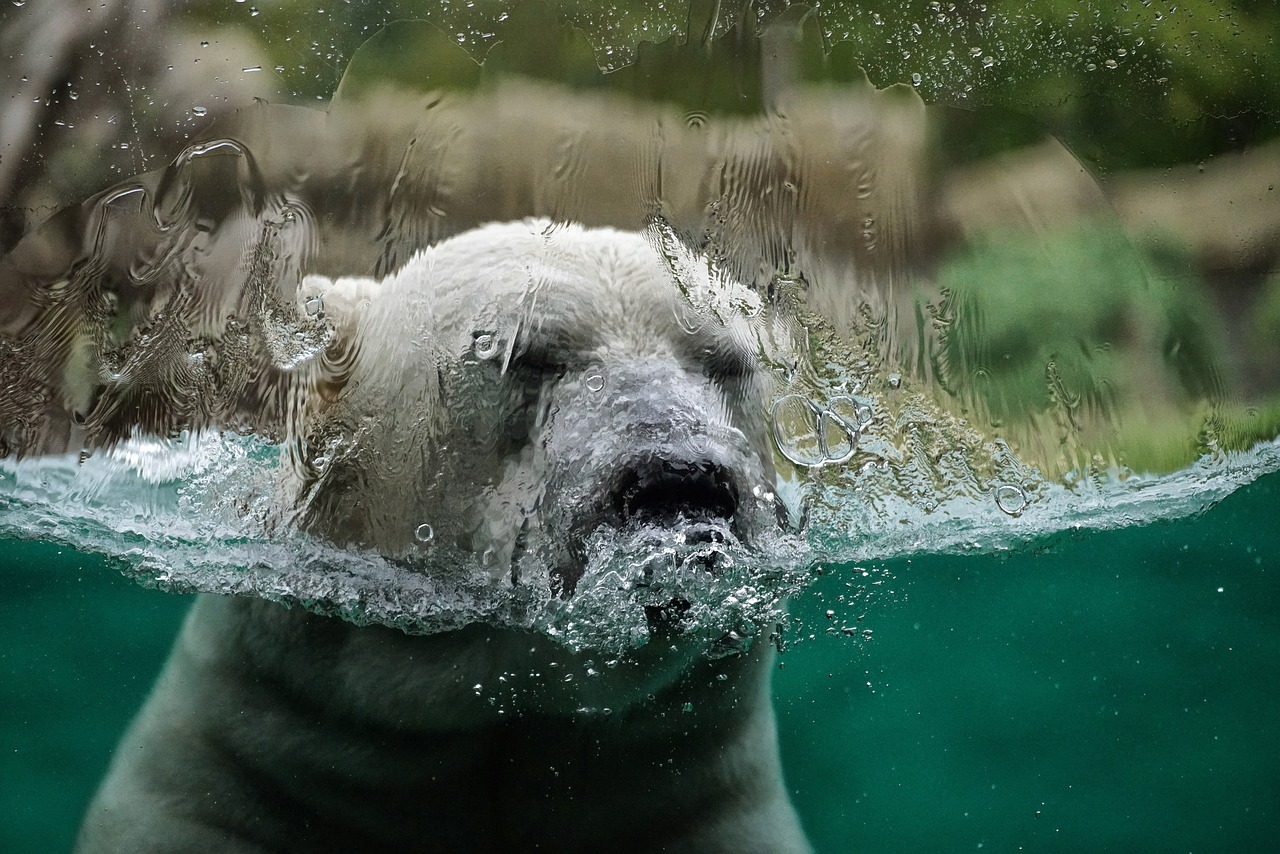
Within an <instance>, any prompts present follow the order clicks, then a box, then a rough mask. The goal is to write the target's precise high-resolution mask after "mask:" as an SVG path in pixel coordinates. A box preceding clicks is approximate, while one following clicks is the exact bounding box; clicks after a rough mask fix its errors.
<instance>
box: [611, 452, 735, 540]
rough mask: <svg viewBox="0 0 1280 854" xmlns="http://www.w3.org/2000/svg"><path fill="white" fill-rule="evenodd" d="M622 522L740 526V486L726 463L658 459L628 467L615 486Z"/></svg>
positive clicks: (618, 513) (614, 502)
mask: <svg viewBox="0 0 1280 854" xmlns="http://www.w3.org/2000/svg"><path fill="white" fill-rule="evenodd" d="M613 511H614V513H615V514H616V518H617V520H618V521H619V522H620V523H621V525H622V526H628V525H633V524H650V525H654V526H656V527H662V528H672V529H674V528H684V527H690V528H705V527H706V526H705V524H700V523H706V522H710V521H713V520H723V521H724V522H726V523H728V524H730V525H731V526H736V523H737V517H738V489H737V487H736V486H735V484H734V480H733V477H732V476H731V475H730V473H729V472H728V471H727V470H726V469H725V468H724V467H723V466H718V465H715V464H713V463H709V462H680V461H671V460H656V461H652V462H649V463H647V464H644V465H640V466H632V467H630V468H628V469H627V470H626V471H625V472H624V473H623V475H622V476H621V477H620V478H619V479H618V482H617V484H616V486H615V488H614V490H613Z"/></svg>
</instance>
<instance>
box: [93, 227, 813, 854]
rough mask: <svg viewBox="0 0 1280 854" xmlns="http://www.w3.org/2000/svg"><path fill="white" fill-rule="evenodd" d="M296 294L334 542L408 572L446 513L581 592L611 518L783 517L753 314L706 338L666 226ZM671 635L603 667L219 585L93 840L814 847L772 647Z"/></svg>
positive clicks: (529, 235) (309, 482) (506, 251)
mask: <svg viewBox="0 0 1280 854" xmlns="http://www.w3.org/2000/svg"><path fill="white" fill-rule="evenodd" d="M299 296H300V300H301V301H305V302H307V303H308V304H314V303H312V301H313V300H316V299H319V300H321V301H322V302H323V305H324V313H325V316H326V320H327V322H328V323H330V324H331V326H332V335H331V337H330V339H329V341H328V345H327V347H326V349H325V352H324V356H323V358H324V360H325V362H326V365H325V370H324V371H323V372H322V375H323V377H324V379H323V380H322V381H318V382H317V383H316V384H315V387H314V388H313V389H312V390H311V394H310V395H309V400H308V404H307V415H306V419H307V421H306V427H305V432H306V434H307V445H308V447H309V448H311V449H312V450H311V451H309V452H308V453H309V454H310V457H309V458H308V459H307V460H306V461H305V464H303V465H300V466H299V469H300V471H301V474H300V475H299V476H298V477H297V480H296V483H294V484H293V486H292V487H290V488H291V489H292V490H293V492H294V494H293V496H291V498H292V499H293V501H294V505H295V506H296V507H297V508H299V510H298V517H297V521H298V523H299V524H300V525H302V526H303V527H305V528H306V529H308V530H310V531H312V532H314V533H316V534H318V535H321V536H323V537H325V538H327V539H330V540H332V541H334V542H336V543H338V544H340V545H348V544H350V545H356V546H360V547H364V548H370V549H374V550H377V551H378V552H380V553H382V554H384V555H387V556H389V557H393V558H395V557H402V556H405V555H408V554H411V553H412V552H413V550H414V549H418V548H421V540H422V539H423V536H422V532H423V530H424V529H423V527H422V526H423V525H424V524H429V525H430V528H429V532H430V535H431V538H432V541H433V542H436V543H450V544H454V545H457V546H458V547H460V548H461V549H462V550H463V551H466V552H470V553H472V554H474V555H482V556H483V557H484V563H485V565H488V566H492V567H493V571H494V573H495V575H502V574H506V573H511V574H513V575H514V574H516V573H519V572H520V571H522V567H529V566H546V567H550V569H549V570H548V584H549V585H550V587H551V588H552V589H553V590H554V592H555V595H557V596H561V597H566V598H568V597H572V595H573V591H574V587H575V586H576V585H577V584H578V582H579V581H580V578H581V575H582V573H583V571H584V564H583V552H584V550H585V548H586V542H587V540H588V539H589V538H590V537H591V536H592V534H593V532H595V531H597V530H600V529H601V528H602V527H603V528H625V527H626V526H628V525H634V524H638V523H637V520H640V521H641V522H643V523H645V524H649V525H658V526H661V527H665V528H667V529H669V530H670V531H671V533H672V535H673V536H676V537H679V538H685V537H694V538H696V537H698V536H710V535H708V534H707V533H706V532H707V531H708V530H712V531H713V534H712V535H714V536H722V535H729V536H736V537H741V538H742V539H744V540H750V539H752V538H753V537H757V536H760V535H761V533H762V532H763V531H765V530H768V529H769V528H771V527H776V526H777V524H778V523H777V521H776V518H775V514H774V509H773V507H772V505H771V504H766V503H765V501H763V500H761V499H758V498H757V497H756V496H758V495H759V494H761V493H762V490H761V489H760V487H761V486H765V487H772V482H773V477H774V475H773V469H772V463H771V462H770V459H771V457H770V450H769V445H768V440H767V431H766V428H765V425H764V418H763V415H762V414H761V413H760V412H759V411H758V410H759V409H760V403H759V402H760V399H761V398H760V397H759V394H760V393H761V382H762V380H761V378H760V377H759V376H757V374H756V371H755V364H756V363H755V358H754V355H753V353H752V352H751V347H752V344H751V342H752V340H753V338H752V335H751V334H750V331H749V329H748V328H747V321H746V319H745V318H743V317H742V316H741V315H738V316H736V317H734V318H732V319H730V320H727V321H723V322H720V321H715V322H706V323H701V324H695V325H690V324H688V323H682V322H681V311H682V306H681V305H680V303H679V301H680V300H681V299H682V297H681V296H680V295H679V294H678V292H677V290H676V288H675V287H674V286H673V284H672V277H671V272H670V270H669V268H668V266H667V265H666V263H665V262H664V260H663V258H662V257H661V254H660V253H659V252H658V251H656V250H655V247H653V246H651V245H650V244H649V242H648V241H647V240H646V239H645V237H643V236H641V235H639V234H635V233H627V232H617V231H611V230H603V229H597V230H587V229H581V228H577V227H572V226H566V227H556V228H547V227H546V224H545V223H534V222H526V223H515V224H507V225H492V226H485V227H483V228H479V229H476V230H474V231H471V232H467V233H465V234H462V235H459V236H457V237H454V238H450V239H448V240H445V241H443V242H442V243H440V244H438V245H436V246H434V247H432V248H430V249H428V250H424V251H423V252H421V253H419V254H418V255H416V256H415V257H414V258H413V259H412V260H411V261H410V262H409V263H408V264H407V265H406V266H405V267H404V268H403V269H402V270H400V271H399V272H398V273H396V274H395V275H393V276H390V277H388V278H387V279H384V280H382V281H381V282H375V281H373V280H369V279H338V280H336V281H330V280H327V279H323V278H319V277H308V278H306V279H304V281H303V283H302V288H301V292H300V295H299ZM763 492H764V494H766V495H767V494H768V493H767V490H764V491H763ZM716 530H719V531H721V532H724V533H722V534H714V531H716ZM704 571H706V572H714V571H715V569H714V567H713V566H708V567H705V568H704ZM677 604H679V606H680V607H685V608H687V607H688V603H677ZM676 614H677V617H678V608H677V609H676ZM648 616H649V617H650V629H651V632H652V637H651V639H650V641H649V642H648V643H647V644H644V645H642V646H640V647H639V648H637V649H634V650H633V651H632V652H631V653H628V655H627V656H626V661H625V662H624V663H623V665H622V666H616V667H604V666H599V667H598V670H597V667H596V666H593V665H594V664H595V663H594V662H593V661H592V660H591V656H590V653H589V651H587V652H573V651H571V650H569V649H567V648H566V647H564V646H562V645H560V644H558V643H557V642H555V641H553V640H551V639H550V638H548V637H546V636H545V635H541V634H538V633H534V632H522V631H517V630H512V629H503V628H497V627H493V626H488V625H484V624H479V623H477V624H472V625H470V626H467V627H466V628H463V629H461V630H457V631H450V632H443V633H438V634H431V635H407V634H404V633H401V632H399V631H396V630H392V629H388V628H382V627H377V626H372V627H357V626H355V625H353V624H350V623H347V622H344V621H341V620H337V619H333V618H327V617H322V616H317V615H315V614H312V613H309V612H306V611H304V610H302V609H297V608H294V609H289V608H286V607H283V606H281V605H278V604H275V603H271V602H267V601H263V600H258V599H254V598H237V597H221V596H211V595H206V596H202V597H201V598H200V599H199V600H198V601H197V603H196V605H195V606H194V608H193V610H192V612H191V613H190V615H189V616H188V619H187V621H186V623H185V625H184V627H183V629H182V632H181V634H180V636H179V638H178V640H177V642H176V645H175V648H174V650H173V652H172V655H171V657H170V660H169V662H168V664H167V665H166V667H165V669H164V672H163V673H162V674H161V676H160V679H159V681H158V683H157V685H156V687H155V689H154V691H153V694H152V696H151V697H150V699H149V701H148V702H147V704H146V706H145V707H144V708H143V710H142V711H141V713H140V714H139V716H138V718H137V719H136V720H135V722H134V723H133V725H132V727H131V729H130V731H129V733H128V734H127V735H126V737H125V740H124V742H123V743H122V744H121V746H120V747H119V749H118V750H117V752H116V755H115V759H114V762H113V764H112V767H111V769H110V771H109V773H108V776H107V779H106V780H105V781H104V783H103V784H102V787H101V789H100V790H99V792H98V794H97V796H96V798H95V800H94V802H93V803H92V805H91V807H90V810H89V812H88V814H87V816H86V818H85V821H84V824H83V827H82V829H81V834H80V839H79V847H78V850H80V851H82V852H106V851H110V852H143V851H184V852H186V851H237V852H239V851H243V852H249V851H253V852H266V851H306V852H311V851H320V850H326V851H332V850H339V851H357V850H359V851H523V850H532V849H535V848H536V849H540V850H549V851H672V852H674V851H689V852H715V851H725V852H728V851H734V852H749V851H759V852H786V851H804V850H808V846H807V844H806V842H805V840H804V837H803V834H802V832H801V830H800V827H799V823H798V821H797V818H796V815H795V813H794V811H793V809H792V807H791V805H790V803H789V800H788V798H787V795H786V792H785V790H784V787H783V783H782V777H781V771H780V766H779V758H778V752H777V744H776V737H775V730H774V719H773V713H772V709H771V706H770V702H769V692H768V682H769V668H770V652H769V650H768V644H766V643H757V644H754V645H753V646H752V647H751V649H750V650H749V651H748V652H746V653H744V654H740V655H733V656H726V657H710V656H706V655H704V654H703V653H704V652H705V646H706V644H705V642H690V641H688V639H686V638H681V637H680V636H679V632H678V631H673V630H671V626H670V623H671V620H672V614H671V613H670V612H668V611H666V610H664V609H654V612H653V613H651V614H649V615H648ZM588 673H590V677H589V678H587V677H586V676H585V674H588ZM495 685H503V686H505V687H504V689H503V690H504V692H505V693H502V694H501V695H500V696H498V697H497V701H496V702H495V696H494V695H493V693H492V692H489V691H486V690H479V689H480V687H481V686H495Z"/></svg>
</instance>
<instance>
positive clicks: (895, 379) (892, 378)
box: [889, 374, 902, 388]
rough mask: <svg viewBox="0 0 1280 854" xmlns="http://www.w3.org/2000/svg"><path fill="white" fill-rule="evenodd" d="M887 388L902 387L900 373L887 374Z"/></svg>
mask: <svg viewBox="0 0 1280 854" xmlns="http://www.w3.org/2000/svg"><path fill="white" fill-rule="evenodd" d="M889 388H902V375H901V374H889Z"/></svg>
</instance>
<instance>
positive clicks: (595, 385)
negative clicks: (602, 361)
mask: <svg viewBox="0 0 1280 854" xmlns="http://www.w3.org/2000/svg"><path fill="white" fill-rule="evenodd" d="M586 385H587V389H588V390H590V391H597V392H598V391H603V390H604V374H591V375H590V376H588V377H587V379H586Z"/></svg>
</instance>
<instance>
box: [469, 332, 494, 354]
mask: <svg viewBox="0 0 1280 854" xmlns="http://www.w3.org/2000/svg"><path fill="white" fill-rule="evenodd" d="M471 349H472V350H473V351H474V352H475V354H476V358H477V359H492V358H493V357H494V356H496V355H498V336H496V335H494V334H493V333H491V332H481V333H479V334H477V335H476V337H475V340H474V341H473V342H472V343H471Z"/></svg>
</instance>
